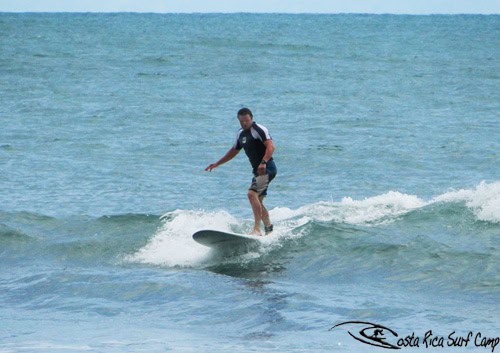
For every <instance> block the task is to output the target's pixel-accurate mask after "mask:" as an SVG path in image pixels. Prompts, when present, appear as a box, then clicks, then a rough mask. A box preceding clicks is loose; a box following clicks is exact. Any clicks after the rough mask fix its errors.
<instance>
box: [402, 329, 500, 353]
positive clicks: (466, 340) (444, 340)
mask: <svg viewBox="0 0 500 353" xmlns="http://www.w3.org/2000/svg"><path fill="white" fill-rule="evenodd" d="M499 343H500V337H486V336H483V334H482V333H481V332H477V333H474V332H472V331H469V332H468V333H467V335H465V336H460V335H457V333H456V332H455V331H453V332H451V333H450V334H449V335H448V337H444V336H439V335H435V334H434V333H433V332H432V330H429V331H427V332H426V333H425V334H424V336H423V337H418V336H415V333H414V332H413V333H412V334H411V335H408V336H406V337H403V338H400V339H399V340H398V341H397V345H398V347H418V348H420V347H425V348H439V347H441V348H444V347H468V346H469V345H470V346H472V344H474V346H475V347H484V348H491V352H494V351H495V348H496V346H497V345H498V344H499Z"/></svg>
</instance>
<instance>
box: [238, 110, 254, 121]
mask: <svg viewBox="0 0 500 353" xmlns="http://www.w3.org/2000/svg"><path fill="white" fill-rule="evenodd" d="M243 115H250V117H251V118H252V119H253V114H252V111H251V110H250V109H248V108H241V109H240V110H238V116H243Z"/></svg>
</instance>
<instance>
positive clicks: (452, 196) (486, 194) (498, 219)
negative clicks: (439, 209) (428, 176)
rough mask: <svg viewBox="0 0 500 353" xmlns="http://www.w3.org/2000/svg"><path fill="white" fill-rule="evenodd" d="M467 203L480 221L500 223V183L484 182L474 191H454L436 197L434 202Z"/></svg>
mask: <svg viewBox="0 0 500 353" xmlns="http://www.w3.org/2000/svg"><path fill="white" fill-rule="evenodd" d="M462 201H463V202H465V205H466V206H467V207H468V208H470V209H471V210H472V211H473V212H474V215H475V216H476V217H477V219H478V220H480V221H486V222H493V223H500V182H493V183H486V182H484V181H482V182H481V183H480V184H479V185H478V186H477V187H476V188H474V189H461V190H453V191H449V192H447V193H444V194H442V195H439V196H437V197H435V198H434V199H433V200H432V202H462Z"/></svg>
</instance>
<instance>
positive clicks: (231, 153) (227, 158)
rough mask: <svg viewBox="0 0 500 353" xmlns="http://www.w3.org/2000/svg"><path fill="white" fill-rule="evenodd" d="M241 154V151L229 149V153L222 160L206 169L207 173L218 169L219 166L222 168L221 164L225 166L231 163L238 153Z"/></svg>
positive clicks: (233, 148)
mask: <svg viewBox="0 0 500 353" xmlns="http://www.w3.org/2000/svg"><path fill="white" fill-rule="evenodd" d="M239 152H240V150H238V149H236V147H234V146H233V147H231V148H230V149H229V151H227V152H226V154H225V155H224V156H223V157H222V158H221V159H219V160H218V161H217V162H215V163H212V164H210V165H209V166H208V167H206V168H205V171H207V172H211V171H212V169H214V168H217V167H218V166H220V165H221V164H224V163H226V162H229V161H230V160H231V159H233V158H234V157H235V156H236V155H237V154H238V153H239Z"/></svg>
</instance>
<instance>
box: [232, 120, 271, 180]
mask: <svg viewBox="0 0 500 353" xmlns="http://www.w3.org/2000/svg"><path fill="white" fill-rule="evenodd" d="M267 140H272V138H271V135H270V134H269V131H268V130H267V128H266V127H265V126H263V125H260V124H257V123H256V122H255V121H254V122H253V123H252V126H251V127H250V129H248V130H243V129H239V130H238V134H237V135H236V143H235V144H234V148H236V149H237V150H241V149H242V148H243V149H244V150H245V153H246V155H247V156H248V159H249V160H250V164H251V165H252V168H253V172H254V173H256V172H257V168H258V167H259V164H260V162H261V161H262V159H263V158H264V155H265V153H266V145H265V144H264V142H265V141H267ZM270 160H272V158H271V159H270Z"/></svg>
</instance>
